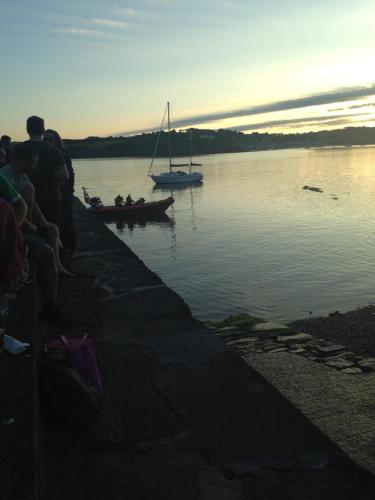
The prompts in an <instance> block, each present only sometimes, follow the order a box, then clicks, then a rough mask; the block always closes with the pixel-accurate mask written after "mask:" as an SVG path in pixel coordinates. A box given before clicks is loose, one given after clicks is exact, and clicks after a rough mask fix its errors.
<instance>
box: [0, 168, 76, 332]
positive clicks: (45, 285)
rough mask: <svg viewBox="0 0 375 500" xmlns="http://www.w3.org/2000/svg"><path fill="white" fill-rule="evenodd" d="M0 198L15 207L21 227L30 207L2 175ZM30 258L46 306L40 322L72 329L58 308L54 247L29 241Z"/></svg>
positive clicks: (39, 240)
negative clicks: (34, 266) (35, 270)
mask: <svg viewBox="0 0 375 500" xmlns="http://www.w3.org/2000/svg"><path fill="white" fill-rule="evenodd" d="M0 198H1V199H3V200H5V201H6V202H8V203H9V205H11V206H12V207H13V210H14V213H15V215H16V219H17V221H18V224H19V226H22V224H23V223H24V222H25V219H26V215H27V211H28V207H27V205H26V203H25V201H24V199H23V198H22V196H21V195H20V194H19V193H18V192H17V191H16V189H15V188H14V187H13V186H12V184H11V183H10V182H9V181H8V179H7V178H6V177H5V176H4V175H2V174H1V173H0ZM27 247H28V249H29V256H31V257H32V258H33V259H34V260H35V263H36V268H37V280H38V284H39V286H40V290H41V292H42V297H43V299H44V306H43V309H42V310H41V312H40V314H39V320H40V321H45V322H46V323H50V324H52V325H54V326H56V327H57V328H71V326H72V325H71V323H70V322H69V321H68V320H67V319H66V318H65V316H64V315H63V314H62V312H61V311H60V309H59V308H58V306H57V276H58V271H57V265H56V258H55V254H54V251H53V249H52V247H50V246H49V245H48V244H47V243H46V242H44V241H43V240H42V239H41V238H39V237H38V236H37V235H32V234H31V235H30V236H29V237H28V239H27Z"/></svg>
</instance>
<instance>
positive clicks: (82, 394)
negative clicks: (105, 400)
mask: <svg viewBox="0 0 375 500" xmlns="http://www.w3.org/2000/svg"><path fill="white" fill-rule="evenodd" d="M40 386H41V398H42V406H43V409H44V411H45V413H46V416H47V417H50V418H51V419H53V420H54V421H58V422H59V423H63V424H66V425H70V426H73V427H82V426H88V425H90V424H92V423H93V422H94V420H95V417H96V415H97V413H98V410H99V408H100V406H101V397H100V395H99V393H98V391H97V390H96V389H95V388H94V387H92V386H91V385H89V384H88V383H87V382H85V380H83V378H82V377H81V375H80V374H79V372H78V371H77V370H76V369H75V368H73V367H72V366H71V365H70V363H69V360H68V358H67V356H66V353H65V352H64V351H62V350H53V351H48V352H45V353H43V356H42V360H41V364H40Z"/></svg>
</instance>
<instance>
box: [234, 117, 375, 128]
mask: <svg viewBox="0 0 375 500" xmlns="http://www.w3.org/2000/svg"><path fill="white" fill-rule="evenodd" d="M369 114H370V113H358V114H353V113H347V114H342V115H336V116H332V117H327V116H326V115H324V116H308V117H301V118H289V119H285V120H272V121H267V122H260V123H251V124H248V125H239V126H238V127H228V128H227V129H226V130H236V131H238V132H241V131H246V130H259V129H264V128H273V127H281V126H298V127H303V126H305V125H306V124H307V123H311V124H312V125H322V124H325V125H328V124H330V125H331V124H333V123H335V124H337V123H342V122H343V121H345V123H350V122H351V120H350V118H356V117H359V116H365V115H369ZM344 118H345V120H343V119H344Z"/></svg>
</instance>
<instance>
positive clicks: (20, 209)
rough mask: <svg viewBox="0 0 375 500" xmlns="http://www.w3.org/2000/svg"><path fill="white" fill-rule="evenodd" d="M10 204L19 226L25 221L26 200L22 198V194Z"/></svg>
mask: <svg viewBox="0 0 375 500" xmlns="http://www.w3.org/2000/svg"><path fill="white" fill-rule="evenodd" d="M12 206H13V210H14V213H15V215H16V219H17V222H18V226H19V227H21V226H22V224H23V223H24V222H25V220H26V215H27V210H28V208H27V205H26V202H25V200H24V199H23V198H22V196H20V197H19V198H18V199H17V201H14V202H13V203H12Z"/></svg>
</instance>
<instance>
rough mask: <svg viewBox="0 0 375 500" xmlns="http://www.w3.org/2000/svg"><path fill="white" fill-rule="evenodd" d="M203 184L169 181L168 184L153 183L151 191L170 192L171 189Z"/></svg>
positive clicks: (175, 189) (192, 187)
mask: <svg viewBox="0 0 375 500" xmlns="http://www.w3.org/2000/svg"><path fill="white" fill-rule="evenodd" d="M202 186H203V182H190V183H188V182H186V183H185V184H179V183H177V184H173V183H170V184H168V185H166V184H155V186H154V187H153V188H152V190H153V191H164V192H167V191H168V192H169V193H172V192H173V191H182V190H184V189H197V188H200V187H202ZM171 196H172V195H171Z"/></svg>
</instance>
